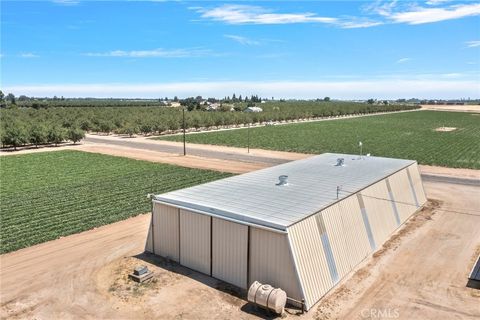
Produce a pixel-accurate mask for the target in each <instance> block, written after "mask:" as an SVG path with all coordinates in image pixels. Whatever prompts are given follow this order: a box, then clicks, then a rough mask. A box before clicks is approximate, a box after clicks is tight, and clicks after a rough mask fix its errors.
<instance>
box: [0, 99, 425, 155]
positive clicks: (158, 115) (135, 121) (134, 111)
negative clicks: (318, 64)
mask: <svg viewBox="0 0 480 320" xmlns="http://www.w3.org/2000/svg"><path fill="white" fill-rule="evenodd" d="M247 105H248V103H245V102H237V103H235V104H233V106H234V107H235V109H234V110H239V111H230V109H228V110H227V109H220V110H219V111H211V112H209V111H203V110H201V109H200V110H198V109H192V111H187V112H185V127H186V128H189V129H191V130H198V129H200V128H205V129H210V128H220V127H228V126H240V125H242V124H247V123H251V124H261V123H266V122H271V121H274V122H278V121H291V120H297V119H305V120H308V119H316V118H320V117H336V116H342V115H353V114H366V113H373V112H388V111H399V110H406V109H414V108H417V106H414V105H405V104H398V105H383V104H378V105H377V104H367V103H355V102H338V101H335V102H332V101H323V100H322V101H285V102H278V101H276V102H267V103H262V104H259V105H260V106H261V107H262V109H263V111H262V112H258V113H253V112H251V113H249V112H242V111H241V110H244V109H245V108H246V106H247ZM0 117H1V120H2V121H1V125H0V140H1V143H2V145H3V146H4V147H13V148H16V147H18V146H21V145H25V144H31V145H35V146H38V145H41V144H59V143H61V142H62V141H66V140H70V141H72V142H74V143H76V142H77V141H79V140H81V139H82V138H83V137H84V135H85V132H94V133H103V134H110V133H117V134H125V135H129V136H133V135H136V134H144V135H151V134H165V133H175V132H178V131H179V130H180V129H182V128H183V118H182V108H181V107H179V108H177V107H158V106H145V107H105V106H103V105H100V106H88V107H77V106H75V107H73V106H71V107H49V108H39V109H36V108H27V107H19V106H18V105H17V106H12V105H10V106H9V107H7V108H3V109H0Z"/></svg>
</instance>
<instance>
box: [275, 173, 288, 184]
mask: <svg viewBox="0 0 480 320" xmlns="http://www.w3.org/2000/svg"><path fill="white" fill-rule="evenodd" d="M277 186H288V176H286V175H281V176H279V177H278V183H277Z"/></svg>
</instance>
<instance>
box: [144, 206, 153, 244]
mask: <svg viewBox="0 0 480 320" xmlns="http://www.w3.org/2000/svg"><path fill="white" fill-rule="evenodd" d="M152 217H153V213H152V216H151V217H150V223H149V225H148V234H147V243H146V244H145V251H146V252H150V253H153V247H152V236H153V235H152V228H153V224H152V222H153V221H152Z"/></svg>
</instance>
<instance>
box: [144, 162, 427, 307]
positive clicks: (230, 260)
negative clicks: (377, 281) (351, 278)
mask: <svg viewBox="0 0 480 320" xmlns="http://www.w3.org/2000/svg"><path fill="white" fill-rule="evenodd" d="M339 158H343V159H344V162H343V164H342V163H341V162H342V161H339ZM283 175H287V176H288V183H279V177H280V176H283ZM282 178H283V179H285V178H284V177H282ZM153 202H154V203H153V208H154V209H153V215H152V223H151V228H150V232H149V235H148V239H147V245H146V250H147V251H149V252H153V253H155V254H157V255H160V256H163V257H167V258H170V259H172V260H174V261H177V262H178V263H180V264H181V265H184V266H186V267H189V268H191V269H194V270H197V271H200V272H202V273H205V274H207V275H210V276H212V277H215V278H218V279H220V280H224V281H225V282H228V283H231V284H234V285H236V286H238V287H240V288H245V289H247V288H248V287H249V286H250V285H251V283H252V282H254V281H255V280H257V281H259V282H262V283H268V284H271V285H272V286H275V287H280V288H282V289H283V290H285V291H286V292H287V295H288V297H290V298H293V299H296V300H299V301H300V300H302V299H304V300H305V306H306V308H307V309H309V308H311V307H312V306H313V305H314V304H315V303H316V302H317V301H318V300H319V299H320V298H321V297H322V296H323V295H325V293H327V291H329V290H330V289H332V288H333V287H334V286H335V284H336V283H337V282H338V281H340V280H341V279H342V278H343V277H344V276H345V275H347V274H348V273H349V272H350V271H351V270H352V269H353V268H354V267H355V266H356V265H357V264H358V263H360V262H361V261H362V260H363V259H365V258H366V257H367V256H369V255H370V254H371V253H372V252H374V251H375V250H377V249H379V248H380V247H381V246H382V244H383V243H384V242H385V241H386V240H387V239H388V238H389V236H390V235H391V234H392V233H393V232H394V231H395V230H396V229H397V228H398V227H399V226H400V225H401V224H402V223H403V222H405V221H406V220H407V219H408V218H409V217H410V216H411V215H412V214H413V213H414V212H416V211H417V210H418V209H419V208H420V207H421V206H422V205H423V204H424V203H425V202H426V197H425V193H424V190H423V186H422V181H421V178H420V174H419V171H418V167H417V163H416V162H415V161H411V160H400V159H389V158H380V157H361V158H360V157H359V156H358V155H346V154H329V153H327V154H322V155H318V156H314V157H311V158H307V159H304V160H299V161H294V162H290V163H286V164H282V165H279V166H275V167H271V168H267V169H263V170H259V171H255V172H250V173H247V174H242V175H238V176H234V177H230V178H226V179H222V180H217V181H214V182H210V183H206V184H203V185H199V186H195V187H191V188H186V189H183V190H178V191H173V192H169V193H165V194H161V195H158V196H155V198H154V200H153Z"/></svg>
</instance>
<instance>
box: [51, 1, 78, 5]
mask: <svg viewBox="0 0 480 320" xmlns="http://www.w3.org/2000/svg"><path fill="white" fill-rule="evenodd" d="M52 2H53V3H56V4H61V5H64V6H74V5H77V4H79V3H80V0H52Z"/></svg>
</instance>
